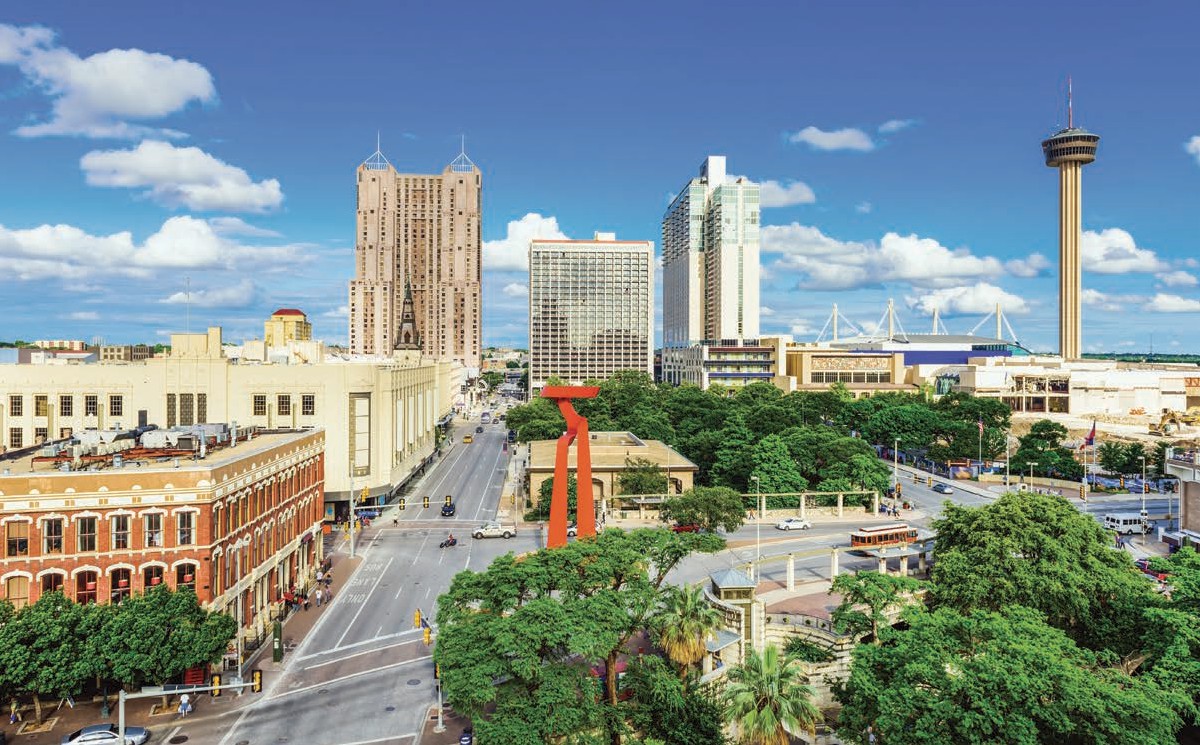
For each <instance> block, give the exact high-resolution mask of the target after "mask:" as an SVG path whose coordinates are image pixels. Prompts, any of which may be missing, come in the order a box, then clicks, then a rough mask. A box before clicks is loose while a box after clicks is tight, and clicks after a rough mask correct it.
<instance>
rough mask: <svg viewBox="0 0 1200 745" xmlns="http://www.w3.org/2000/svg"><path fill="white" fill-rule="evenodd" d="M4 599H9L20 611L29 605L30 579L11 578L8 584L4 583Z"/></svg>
mask: <svg viewBox="0 0 1200 745" xmlns="http://www.w3.org/2000/svg"><path fill="white" fill-rule="evenodd" d="M4 597H6V598H8V602H10V603H12V604H13V607H14V608H17V609H20V608H23V607H25V606H26V605H28V604H29V578H28V577H9V578H8V582H5V583H4Z"/></svg>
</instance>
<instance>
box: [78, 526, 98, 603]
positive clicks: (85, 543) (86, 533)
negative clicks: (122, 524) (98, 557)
mask: <svg viewBox="0 0 1200 745" xmlns="http://www.w3.org/2000/svg"><path fill="white" fill-rule="evenodd" d="M75 534H76V539H77V540H76V543H77V545H78V550H79V553H81V554H82V553H89V552H92V551H95V550H96V518H94V517H81V518H79V519H77V520H76V521H75ZM92 599H93V600H95V598H92Z"/></svg>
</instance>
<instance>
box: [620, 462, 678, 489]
mask: <svg viewBox="0 0 1200 745" xmlns="http://www.w3.org/2000/svg"><path fill="white" fill-rule="evenodd" d="M617 484H618V485H619V486H620V487H621V494H665V493H666V492H667V475H666V474H665V473H663V470H662V468H661V467H660V466H659V465H658V464H657V463H655V462H654V461H652V460H649V459H647V458H626V459H625V470H624V471H622V472H621V475H620V476H619V477H618V478H617Z"/></svg>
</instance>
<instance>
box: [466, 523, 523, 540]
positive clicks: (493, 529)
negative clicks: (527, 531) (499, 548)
mask: <svg viewBox="0 0 1200 745" xmlns="http://www.w3.org/2000/svg"><path fill="white" fill-rule="evenodd" d="M516 534H517V526H515V525H505V524H503V523H499V522H494V521H493V522H490V523H484V524H483V525H480V526H479V527H478V528H476V529H475V530H473V531H471V535H473V536H474V537H476V538H512V537H513V536H514V535H516Z"/></svg>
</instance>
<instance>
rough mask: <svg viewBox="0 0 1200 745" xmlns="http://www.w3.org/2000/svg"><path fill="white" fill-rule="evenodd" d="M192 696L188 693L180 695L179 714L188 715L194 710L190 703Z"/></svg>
mask: <svg viewBox="0 0 1200 745" xmlns="http://www.w3.org/2000/svg"><path fill="white" fill-rule="evenodd" d="M190 700H191V696H188V695H187V694H186V693H185V694H183V695H182V696H180V697H179V716H181V717H186V716H187V713H188V712H189V711H191V710H192V705H191V703H189V701H190Z"/></svg>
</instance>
